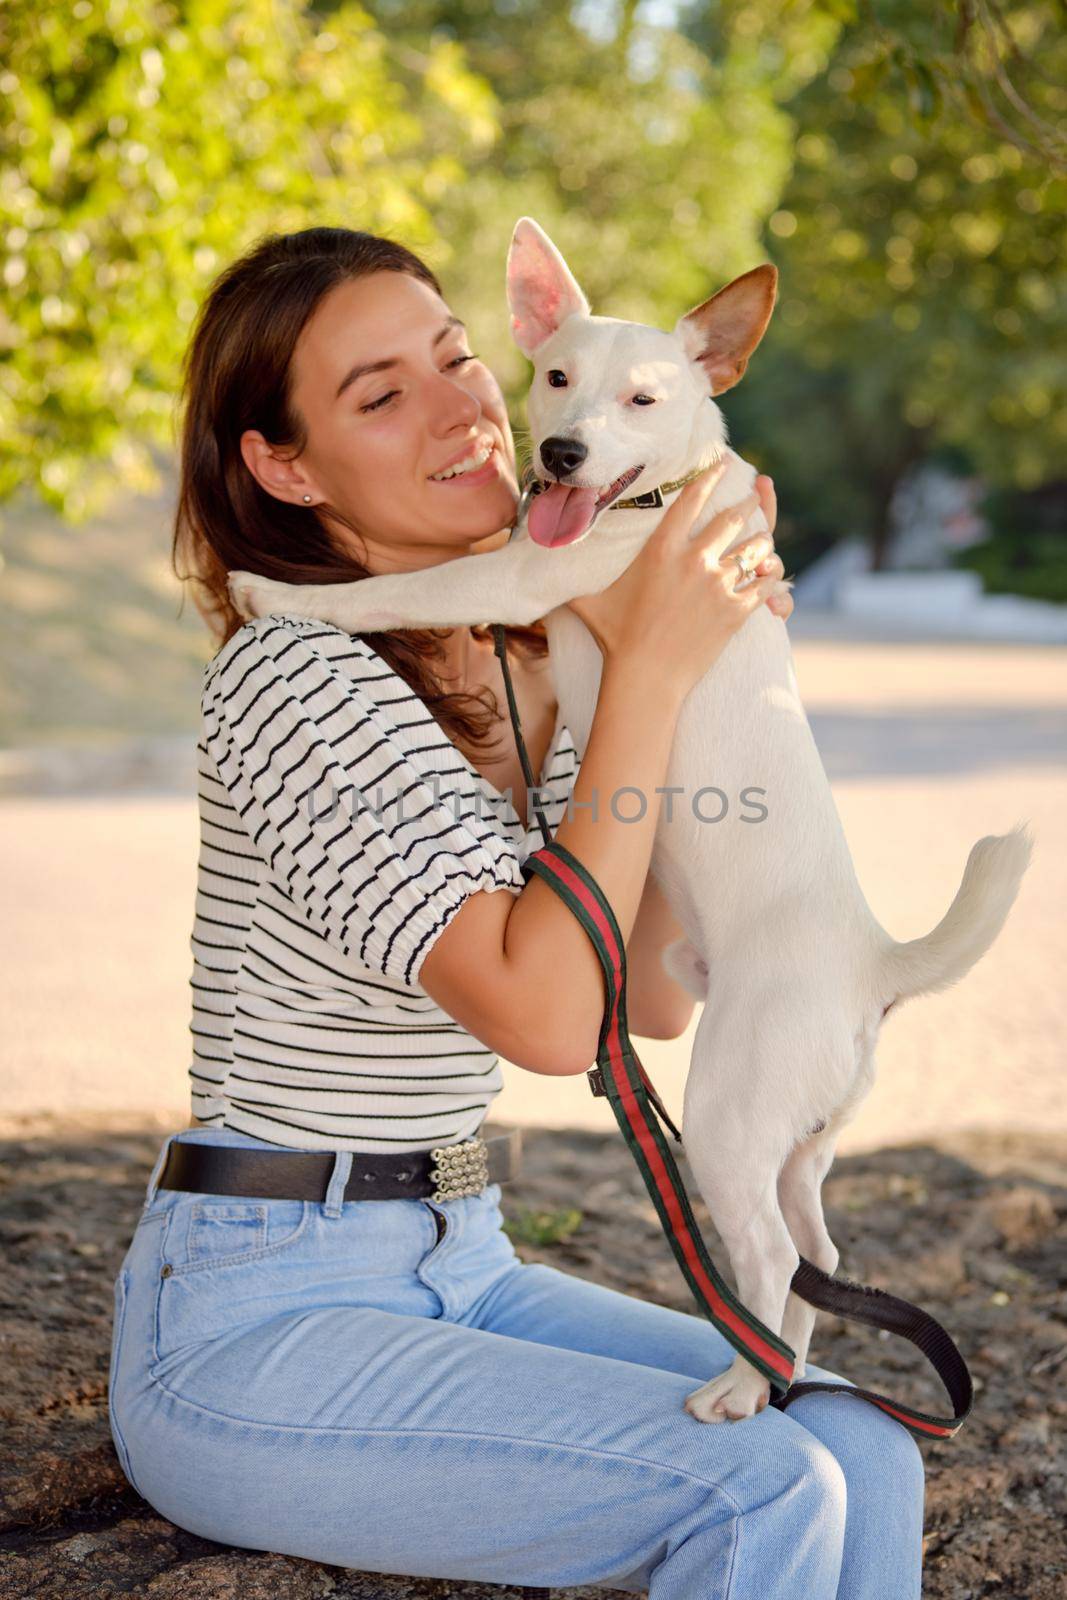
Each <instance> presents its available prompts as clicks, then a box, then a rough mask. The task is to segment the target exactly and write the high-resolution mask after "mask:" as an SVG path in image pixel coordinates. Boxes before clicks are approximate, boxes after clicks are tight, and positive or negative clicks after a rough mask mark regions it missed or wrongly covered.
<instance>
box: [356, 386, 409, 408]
mask: <svg viewBox="0 0 1067 1600" xmlns="http://www.w3.org/2000/svg"><path fill="white" fill-rule="evenodd" d="M399 392H400V391H399V390H398V389H390V390H389V393H388V394H383V395H382V397H381V399H380V400H372V401H371V403H370V405H367V406H360V408H359V409H360V410H361V411H377V409H378V407H379V406H384V404H385V402H386V401H387V400H391V399H392V398H393V396H394V394H399Z"/></svg>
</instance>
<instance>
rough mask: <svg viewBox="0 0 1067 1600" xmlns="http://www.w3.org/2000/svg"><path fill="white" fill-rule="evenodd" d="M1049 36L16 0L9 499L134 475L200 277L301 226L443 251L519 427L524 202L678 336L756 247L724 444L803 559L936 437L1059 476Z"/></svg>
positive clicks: (88, 495)
mask: <svg viewBox="0 0 1067 1600" xmlns="http://www.w3.org/2000/svg"><path fill="white" fill-rule="evenodd" d="M1061 24H1062V14H1061V11H1060V8H1059V7H1058V5H1057V4H1056V3H1055V0H1007V3H1004V4H997V3H995V0H880V3H878V4H877V5H875V4H872V3H871V0H678V3H677V4H657V5H656V6H649V5H642V4H639V3H637V0H540V3H535V0H363V4H362V6H357V5H355V4H353V3H351V0H339V3H338V0H319V3H318V4H317V5H316V6H315V7H313V8H308V7H307V6H306V5H305V4H303V3H301V0H249V3H240V4H239V3H236V0H234V3H230V0H190V3H186V4H183V5H181V6H178V5H177V4H176V3H174V4H168V3H164V0H141V3H137V4H135V3H133V0H76V3H75V4H73V5H71V6H69V7H67V8H64V10H63V11H62V12H60V11H59V10H49V9H46V8H45V7H44V6H43V5H42V4H41V3H40V0H8V3H7V5H6V6H5V7H4V8H3V9H0V59H2V60H3V62H4V66H3V67H2V68H0V273H2V275H3V277H4V280H5V283H6V286H7V297H6V312H5V313H4V314H2V315H0V425H2V427H0V498H3V497H4V496H6V495H9V494H10V493H11V492H12V491H13V490H14V489H15V488H17V487H19V486H20V485H30V486H36V487H37V488H38V489H39V490H40V491H41V492H42V493H43V494H44V495H45V497H46V498H47V499H49V500H50V501H51V503H53V504H54V505H56V506H58V507H60V508H61V509H63V510H64V511H65V512H66V513H68V514H72V515H74V514H78V513H79V512H81V511H84V510H86V509H88V508H90V507H91V506H92V505H94V504H96V503H98V502H99V500H100V498H101V497H102V496H103V495H104V493H105V492H106V491H107V490H108V489H110V488H113V487H118V486H122V487H126V488H128V487H131V486H133V487H137V486H139V485H140V484H142V483H144V482H146V481H147V480H148V478H149V476H150V473H151V466H152V460H153V451H154V450H156V449H158V448H160V447H162V446H164V445H166V444H167V443H169V441H170V426H171V416H172V406H173V396H174V394H175V391H176V387H177V382H178V363H179V356H180V352H181V349H182V348H183V346H184V343H185V340H186V337H187V333H188V327H189V323H190V321H191V318H192V315H193V313H194V310H195V307H196V304H197V303H198V301H199V299H200V298H201V296H202V294H203V292H204V290H205V288H206V287H207V285H208V283H209V282H210V281H211V279H212V278H213V277H214V275H215V274H216V272H217V271H218V270H219V268H220V267H221V266H222V265H223V264H224V263H225V262H226V261H228V260H229V259H231V258H232V257H233V256H234V255H235V254H237V253H238V252H239V251H240V250H241V249H243V248H245V247H246V246H247V245H248V244H249V243H251V242H252V240H253V239H254V238H256V237H258V236H259V235H260V234H261V233H263V232H266V231H273V230H283V231H284V230H288V229H294V228H299V227H304V226H308V225H310V224H311V223H317V222H334V223H348V224H350V225H352V226H356V227H365V228H370V229H373V230H377V231H382V232H388V233H391V234H393V235H394V236H396V237H402V238H403V239H404V240H405V242H408V243H410V244H411V245H412V246H413V247H414V248H415V249H417V250H419V251H421V253H422V254H423V255H424V256H425V257H426V258H427V260H429V261H430V263H431V264H432V265H433V266H434V267H435V269H436V270H438V271H439V272H440V273H441V274H442V277H443V282H444V283H445V286H446V292H447V294H448V296H449V299H450V300H451V301H452V302H453V303H454V304H455V305H456V306H457V307H458V308H460V309H461V311H462V314H464V315H465V316H466V317H467V318H468V320H469V321H470V322H471V324H472V331H473V333H474V335H475V348H476V349H477V350H478V351H479V353H480V354H482V355H483V356H484V357H485V359H486V360H487V361H488V362H489V364H490V365H491V366H492V367H493V369H494V370H495V371H496V372H497V374H498V376H499V378H500V380H501V383H502V384H503V386H504V389H505V392H506V394H507V395H508V398H509V402H510V403H511V407H512V412H513V415H514V416H515V418H516V419H520V418H521V416H522V406H521V398H522V394H523V392H524V390H525V387H526V383H527V381H528V376H529V371H530V369H529V366H528V364H527V363H526V362H525V360H524V359H523V358H522V357H521V355H520V354H519V352H518V351H517V350H516V349H515V347H514V345H513V344H512V341H511V338H510V334H509V331H508V322H507V311H506V305H505V302H504V294H503V264H504V258H505V254H506V249H507V244H508V240H509V238H510V234H511V230H512V227H513V224H514V221H515V218H516V217H517V216H519V215H522V214H524V213H525V214H530V215H532V216H535V217H536V218H537V220H538V221H539V222H540V223H541V224H542V225H543V226H544V227H545V228H546V229H547V230H548V232H549V233H550V234H551V235H552V237H553V238H554V239H555V240H556V241H557V243H558V244H559V246H560V248H561V249H562V250H563V252H564V254H565V255H566V256H567V258H568V260H569V262H570V263H571V265H572V266H573V268H574V270H575V271H576V273H577V274H578V276H579V278H580V279H581V281H582V284H583V286H584V288H585V289H586V292H587V293H588V295H589V297H590V300H591V302H592V304H593V306H594V309H595V310H597V311H600V312H602V313H605V314H609V315H616V316H623V317H635V318H639V319H642V320H648V321H651V322H654V323H656V324H657V325H659V326H661V327H671V326H673V323H674V321H675V320H676V318H677V317H678V316H679V314H680V313H681V312H682V311H684V310H686V309H688V308H689V307H690V306H692V305H694V304H696V303H697V302H698V301H700V300H702V299H704V298H705V297H706V296H707V295H708V294H709V293H711V292H712V291H713V290H715V289H716V288H718V287H721V286H722V285H723V284H725V283H726V282H728V281H730V279H731V278H733V277H735V276H737V275H738V274H739V273H741V272H744V271H746V270H748V269H749V268H750V267H752V266H753V265H755V264H756V263H757V262H758V261H760V260H765V259H768V258H770V259H772V260H773V261H774V262H775V263H776V265H777V266H778V268H779V271H780V283H779V302H778V306H777V308H776V312H775V316H774V318H773V320H772V322H771V325H770V327H769V329H768V332H767V334H766V336H765V338H764V341H763V343H762V345H761V347H760V349H759V351H758V352H757V353H756V356H755V357H754V358H753V360H752V363H751V365H750V368H749V371H748V373H747V374H746V377H745V380H744V382H743V383H742V384H740V385H738V387H737V388H736V389H734V390H731V391H730V392H729V393H728V394H726V395H725V396H724V397H723V399H722V402H721V404H722V409H723V411H724V413H725V414H726V416H727V419H728V423H729V427H730V432H731V437H732V438H733V439H734V440H735V442H736V443H737V446H738V448H739V449H740V450H742V451H743V453H744V454H745V455H746V456H747V457H748V458H749V459H751V460H752V461H754V462H755V463H756V464H757V466H758V467H759V468H760V469H761V470H763V471H768V472H771V473H772V474H773V476H774V478H775V482H776V486H777V488H778V492H779V500H780V507H781V515H780V522H779V534H778V538H779V542H780V543H782V545H783V550H784V552H785V553H786V559H787V565H788V567H789V569H790V570H794V571H795V570H799V569H800V568H802V567H803V566H804V565H805V564H806V562H807V561H808V560H809V559H811V557H812V556H814V555H816V554H818V553H819V551H821V550H822V549H825V548H826V547H828V546H829V545H830V544H831V543H832V542H833V541H834V540H835V539H837V538H839V537H841V536H843V535H846V534H855V533H857V532H862V533H865V534H866V535H867V536H868V537H869V538H870V540H871V543H872V547H873V553H874V559H875V562H876V563H877V562H879V561H880V560H881V559H882V557H883V555H884V552H885V545H886V539H887V526H886V510H887V507H888V505H889V500H890V497H891V495H892V491H893V488H894V486H895V485H896V483H897V481H898V480H899V478H900V476H901V474H902V473H903V472H904V471H906V470H907V469H908V468H909V467H911V466H912V465H914V464H915V463H916V462H917V461H919V460H920V459H922V458H924V457H926V456H930V455H938V454H940V455H943V456H945V455H951V456H953V457H954V458H961V459H962V461H963V463H964V470H966V469H967V468H968V467H969V469H970V470H972V471H980V472H981V473H982V474H983V475H984V476H985V478H986V479H987V480H988V481H989V482H990V483H991V484H993V485H999V486H1002V487H1003V488H1004V489H1005V490H1006V491H1007V490H1014V491H1016V492H1021V491H1026V490H1030V489H1033V488H1034V487H1035V486H1037V485H1040V484H1042V483H1044V482H1047V481H1048V480H1049V479H1050V478H1051V477H1053V476H1058V475H1059V473H1058V463H1060V462H1062V460H1063V456H1064V444H1065V441H1067V406H1065V405H1064V403H1063V402H1064V394H1063V389H1064V380H1063V363H1062V360H1061V359H1058V358H1057V355H1056V352H1057V350H1062V349H1063V348H1064V333H1065V329H1064V318H1065V307H1067V296H1065V295H1064V293H1063V289H1064V284H1063V277H1064V264H1063V263H1064V253H1063V214H1064V209H1065V207H1064V200H1065V198H1067V196H1065V187H1067V179H1065V177H1064V163H1063V161H1062V160H1061V156H1062V146H1063V132H1062V111H1063V107H1064V104H1065V103H1067V89H1065V88H1064V70H1063V69H1064V66H1065V64H1067V62H1065V57H1067V33H1065V31H1064V30H1063V29H1062V25H1061ZM516 432H517V435H518V436H519V443H520V448H521V446H522V435H521V428H519V427H517V428H516ZM999 537H1001V538H1006V539H1008V540H1009V541H1010V539H1011V537H1012V535H1010V534H1007V533H1006V534H1003V535H1000V536H999ZM1057 537H1060V538H1061V540H1062V535H1058V534H1057V530H1056V529H1055V528H1053V529H1052V532H1051V534H1050V538H1051V540H1052V542H1053V546H1055V541H1056V539H1057ZM786 541H788V544H787V543H786ZM1053 565H1055V562H1053ZM1008 567H1009V570H1012V569H1011V564H1010V563H1009V564H1008Z"/></svg>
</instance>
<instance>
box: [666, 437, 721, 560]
mask: <svg viewBox="0 0 1067 1600" xmlns="http://www.w3.org/2000/svg"><path fill="white" fill-rule="evenodd" d="M727 465H728V463H727V461H726V458H725V457H723V458H722V459H721V460H719V461H716V462H714V463H713V464H712V465H711V466H710V467H708V468H706V469H705V471H703V472H702V473H701V474H700V476H699V477H698V478H693V479H692V480H691V481H690V482H689V483H687V484H686V486H685V488H684V489H683V490H682V492H681V494H680V495H679V496H678V498H677V499H676V500H672V501H671V503H670V505H669V506H668V507H667V509H666V511H665V512H664V513H663V516H662V517H661V519H660V522H659V525H658V527H657V529H656V532H657V533H658V534H659V535H660V537H661V538H662V539H665V540H668V541H674V540H677V541H679V542H681V543H683V544H684V543H685V541H686V540H687V539H688V537H689V534H690V533H691V531H692V528H693V524H694V522H695V521H696V520H697V518H698V517H699V515H700V513H701V511H702V510H703V509H704V506H705V504H706V503H707V498H708V495H709V494H710V493H711V491H712V490H713V489H714V487H715V485H716V484H717V483H718V481H719V479H720V478H721V477H722V475H723V473H724V472H725V471H726V468H727Z"/></svg>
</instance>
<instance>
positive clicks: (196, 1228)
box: [163, 1193, 315, 1277]
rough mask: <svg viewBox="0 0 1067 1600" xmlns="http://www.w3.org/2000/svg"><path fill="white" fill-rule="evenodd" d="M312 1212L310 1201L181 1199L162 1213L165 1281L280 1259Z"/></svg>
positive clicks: (191, 1196)
mask: <svg viewBox="0 0 1067 1600" xmlns="http://www.w3.org/2000/svg"><path fill="white" fill-rule="evenodd" d="M314 1211H315V1202H314V1201H313V1200H234V1199H232V1198H231V1197H229V1196H227V1195H201V1194H192V1193H185V1194H183V1195H182V1197H181V1199H180V1200H179V1201H178V1203H177V1204H176V1205H173V1206H171V1208H170V1210H169V1212H168V1213H167V1224H166V1231H165V1233H164V1238H163V1253H164V1258H165V1261H166V1272H167V1276H168V1277H171V1276H173V1277H184V1276H185V1275H186V1274H188V1273H195V1272H212V1271H214V1270H218V1271H225V1270H227V1269H229V1268H230V1267H237V1266H242V1265H244V1264H245V1263H246V1262H254V1261H264V1260H266V1259H268V1258H269V1257H272V1256H276V1255H280V1254H282V1253H283V1252H284V1251H286V1250H289V1249H291V1248H292V1247H293V1246H295V1245H296V1244H298V1243H299V1241H300V1240H301V1238H302V1237H303V1235H304V1233H305V1231H306V1229H307V1226H308V1223H309V1221H310V1219H311V1217H312V1215H313V1214H314Z"/></svg>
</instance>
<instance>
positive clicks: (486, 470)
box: [430, 440, 500, 488]
mask: <svg viewBox="0 0 1067 1600" xmlns="http://www.w3.org/2000/svg"><path fill="white" fill-rule="evenodd" d="M487 450H488V452H489V453H488V456H486V451H487ZM483 457H485V460H484V462H483V460H482V458H483ZM468 463H470V465H468ZM442 471H447V472H449V473H450V475H449V476H448V477H439V476H436V475H434V474H431V476H430V482H431V483H433V484H437V485H439V486H440V487H441V488H452V487H453V486H454V485H456V484H465V485H466V486H467V487H468V488H477V487H479V486H480V485H481V484H486V483H492V481H493V479H494V478H496V477H499V475H500V455H499V452H498V450H497V447H496V444H495V443H494V441H492V440H486V441H484V442H482V443H480V444H479V445H478V448H477V449H475V450H472V451H470V452H469V453H468V454H467V455H465V456H463V457H462V458H461V459H460V460H459V461H458V462H456V463H455V464H454V465H453V466H452V467H451V468H442Z"/></svg>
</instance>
